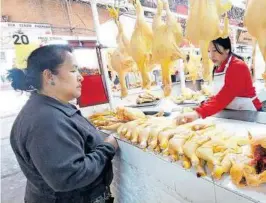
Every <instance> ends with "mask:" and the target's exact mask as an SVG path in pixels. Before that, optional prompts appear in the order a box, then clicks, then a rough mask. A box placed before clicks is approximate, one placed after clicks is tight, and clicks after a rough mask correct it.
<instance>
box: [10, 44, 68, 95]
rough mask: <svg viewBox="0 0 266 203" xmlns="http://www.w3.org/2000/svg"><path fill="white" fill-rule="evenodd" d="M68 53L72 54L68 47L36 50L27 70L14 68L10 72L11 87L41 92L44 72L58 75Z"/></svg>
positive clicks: (54, 46)
mask: <svg viewBox="0 0 266 203" xmlns="http://www.w3.org/2000/svg"><path fill="white" fill-rule="evenodd" d="M67 52H70V53H72V49H71V48H70V47H69V46H67V45H47V46H43V47H40V48H38V49H36V50H34V51H33V52H32V53H31V54H30V56H29V57H28V60H27V68H26V69H23V70H22V69H18V68H13V69H11V70H9V71H8V76H7V78H8V79H9V80H10V81H11V86H12V87H13V88H14V89H15V90H22V91H32V90H41V89H42V73H43V71H44V70H46V69H49V70H50V71H51V73H52V74H54V75H56V74H57V73H58V71H57V70H58V68H59V66H60V65H61V64H62V63H64V61H65V56H66V53H67Z"/></svg>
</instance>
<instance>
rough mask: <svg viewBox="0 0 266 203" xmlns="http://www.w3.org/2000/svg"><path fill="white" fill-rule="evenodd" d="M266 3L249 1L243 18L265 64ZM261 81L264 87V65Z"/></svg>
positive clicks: (265, 79) (260, 0)
mask: <svg viewBox="0 0 266 203" xmlns="http://www.w3.org/2000/svg"><path fill="white" fill-rule="evenodd" d="M265 11H266V1H265V0H249V1H248V5H247V8H246V12H245V17H244V25H245V26H246V27H247V30H248V32H249V33H250V34H251V35H252V36H253V37H255V38H256V39H257V41H258V44H259V47H260V51H261V54H262V56H263V58H264V61H265V63H266V13H265ZM263 79H264V81H265V85H266V64H265V72H264V74H263Z"/></svg>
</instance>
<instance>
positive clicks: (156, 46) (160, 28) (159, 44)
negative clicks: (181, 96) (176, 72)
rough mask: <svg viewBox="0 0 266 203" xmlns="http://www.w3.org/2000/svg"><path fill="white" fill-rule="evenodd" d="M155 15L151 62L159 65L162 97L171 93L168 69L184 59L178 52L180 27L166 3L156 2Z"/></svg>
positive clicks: (159, 0)
mask: <svg viewBox="0 0 266 203" xmlns="http://www.w3.org/2000/svg"><path fill="white" fill-rule="evenodd" d="M157 2H158V3H157V13H156V15H155V17H154V19H153V24H152V29H153V43H152V61H153V62H155V63H158V64H161V67H162V78H163V85H164V95H165V96H169V95H170V93H171V80H170V68H171V66H172V65H173V64H174V62H175V61H176V60H177V59H180V58H184V55H183V54H182V52H181V51H180V50H179V45H180V43H181V40H182V38H183V36H182V28H181V25H180V24H179V23H178V22H177V19H176V17H175V15H174V14H173V13H172V12H171V11H170V8H169V5H168V2H167V1H166V2H164V3H162V1H161V0H158V1H157ZM163 7H164V8H165V9H166V22H163V21H162V19H161V18H162V11H163Z"/></svg>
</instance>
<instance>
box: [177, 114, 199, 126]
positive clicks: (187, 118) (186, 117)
mask: <svg viewBox="0 0 266 203" xmlns="http://www.w3.org/2000/svg"><path fill="white" fill-rule="evenodd" d="M199 118H200V115H199V114H198V113H197V112H196V111H192V112H187V113H183V114H181V115H179V116H177V117H176V124H177V125H182V124H185V123H190V122H193V121H195V120H197V119H199Z"/></svg>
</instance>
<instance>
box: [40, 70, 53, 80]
mask: <svg viewBox="0 0 266 203" xmlns="http://www.w3.org/2000/svg"><path fill="white" fill-rule="evenodd" d="M42 77H43V78H42V79H43V83H44V84H51V83H53V82H54V81H53V74H52V72H51V71H50V70H49V69H45V70H44V71H43V73H42Z"/></svg>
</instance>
